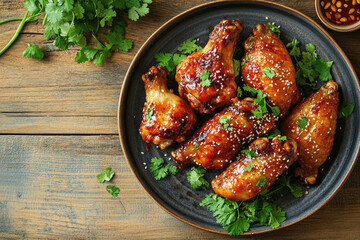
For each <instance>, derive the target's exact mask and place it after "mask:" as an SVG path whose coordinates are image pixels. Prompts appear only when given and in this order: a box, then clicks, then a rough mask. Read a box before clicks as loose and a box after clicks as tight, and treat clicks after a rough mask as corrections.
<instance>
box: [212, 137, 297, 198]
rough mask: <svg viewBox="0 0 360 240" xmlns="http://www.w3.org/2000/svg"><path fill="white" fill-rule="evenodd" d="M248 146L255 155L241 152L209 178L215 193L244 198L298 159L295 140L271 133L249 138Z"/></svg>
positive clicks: (269, 183) (263, 188)
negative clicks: (235, 159) (270, 138)
mask: <svg viewBox="0 0 360 240" xmlns="http://www.w3.org/2000/svg"><path fill="white" fill-rule="evenodd" d="M249 150H252V151H255V153H256V154H257V155H256V156H254V157H249V156H247V154H244V153H241V154H240V155H239V160H238V161H236V162H233V163H232V164H231V165H230V166H229V167H228V168H227V169H226V170H225V171H224V172H222V173H221V174H220V175H219V176H218V177H216V178H215V179H214V180H212V182H211V186H212V188H213V190H214V191H215V193H216V194H218V195H220V196H223V197H226V198H228V199H230V200H234V201H246V200H248V199H250V198H253V197H255V196H256V195H258V194H259V193H260V192H262V191H264V190H265V189H266V188H268V187H269V186H271V185H272V184H273V183H274V182H275V181H276V180H277V179H278V177H279V176H280V175H281V174H282V173H283V172H284V171H285V170H286V169H287V168H289V166H290V165H291V164H292V163H294V162H295V161H296V159H297V145H296V142H295V141H293V140H291V139H289V140H286V141H281V140H279V136H277V137H274V138H273V140H272V142H271V143H270V141H269V139H268V138H259V139H257V140H255V141H254V142H252V143H251V144H250V146H249Z"/></svg>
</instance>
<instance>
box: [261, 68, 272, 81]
mask: <svg viewBox="0 0 360 240" xmlns="http://www.w3.org/2000/svg"><path fill="white" fill-rule="evenodd" d="M262 72H263V74H264V75H265V76H266V77H268V78H270V79H272V78H273V77H274V76H275V71H274V70H272V69H271V68H269V67H264V68H263V70H262Z"/></svg>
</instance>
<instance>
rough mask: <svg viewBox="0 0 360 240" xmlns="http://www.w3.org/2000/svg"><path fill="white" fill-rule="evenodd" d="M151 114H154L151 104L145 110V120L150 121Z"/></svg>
mask: <svg viewBox="0 0 360 240" xmlns="http://www.w3.org/2000/svg"><path fill="white" fill-rule="evenodd" d="M153 114H154V110H153V109H152V108H151V104H149V105H148V106H147V108H146V119H147V120H149V121H150V120H151V118H152V116H153Z"/></svg>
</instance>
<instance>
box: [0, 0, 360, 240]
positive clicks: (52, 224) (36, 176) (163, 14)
mask: <svg viewBox="0 0 360 240" xmlns="http://www.w3.org/2000/svg"><path fill="white" fill-rule="evenodd" d="M153 2H154V3H153V4H152V5H151V6H150V14H149V15H147V16H146V17H144V18H142V19H141V20H139V21H138V22H136V24H135V23H131V22H130V23H129V26H128V29H127V36H128V37H129V38H130V39H132V40H134V49H132V50H131V51H130V52H127V53H116V54H114V55H113V57H112V58H111V61H108V62H107V63H106V64H105V65H104V66H95V65H93V64H92V63H86V64H77V63H75V62H74V57H75V53H76V48H74V49H71V50H67V51H58V50H56V49H55V48H54V47H53V45H52V43H51V42H49V41H45V40H44V38H43V36H42V33H43V30H44V28H43V27H42V25H41V23H36V22H34V23H29V24H26V26H25V28H24V30H23V32H22V34H21V36H20V37H19V39H18V40H17V42H16V43H15V44H14V45H13V46H12V47H11V48H10V49H9V51H8V52H6V53H5V54H4V55H3V56H1V57H0V238H1V239H13V238H26V239H39V238H42V239H44V238H45V239H58V238H67V239H68V238H71V239H73V238H75V239H111V238H114V239H229V237H228V236H223V235H219V234H215V233H210V232H207V231H204V230H201V229H198V228H195V227H192V226H190V225H188V224H186V223H183V222H181V221H179V220H177V219H176V218H174V217H172V216H171V215H169V214H168V213H166V212H165V211H164V210H163V209H162V208H161V207H159V206H158V205H157V204H156V203H155V202H154V201H153V200H151V199H150V197H149V196H148V195H147V193H146V192H145V191H144V190H143V189H142V187H141V185H140V184H139V183H138V181H137V179H136V178H135V176H134V175H133V174H132V173H131V170H130V168H129V166H128V164H127V162H126V159H125V158H124V155H123V153H122V149H121V146H120V143H119V139H118V135H117V134H118V132H117V119H116V113H117V103H118V97H119V93H120V89H121V86H122V82H123V78H124V75H125V72H126V70H127V68H128V66H129V64H130V62H131V60H132V58H133V57H134V55H135V54H136V52H137V50H138V49H139V48H140V46H141V45H142V43H143V42H144V41H145V39H147V38H148V37H149V36H150V35H151V34H152V33H153V32H154V31H155V30H156V29H157V28H158V27H160V26H161V25H162V24H163V23H165V22H166V21H167V20H169V19H170V18H171V17H173V16H175V15H177V14H179V13H181V12H182V11H184V10H187V9H189V8H191V7H193V6H196V5H198V4H201V3H205V2H208V1H205V0H193V1H165V0H153ZM276 2H279V3H282V4H284V5H287V6H289V7H292V8H294V9H297V10H299V11H301V12H303V13H304V14H306V15H308V16H310V17H311V18H312V19H314V20H316V21H317V22H319V20H318V19H317V17H316V13H315V9H314V1H313V0H297V1H288V0H280V1H276ZM24 13H25V9H24V7H23V1H22V0H16V1H15V0H14V1H8V0H0V21H1V20H4V19H7V18H12V17H22V16H23V14H24ZM17 24H18V23H6V24H2V25H0V47H2V46H4V45H5V44H6V43H7V41H8V40H9V39H10V38H11V36H12V35H13V33H14V32H15V30H16V28H17ZM329 33H330V34H331V35H332V36H333V37H334V39H335V40H336V41H337V42H338V44H339V45H340V46H341V47H342V49H343V50H344V51H345V53H346V54H347V56H348V57H349V59H350V61H351V62H352V64H353V65H354V67H355V70H356V72H357V74H358V75H360V58H359V55H360V44H359V39H360V31H357V32H352V33H337V32H333V31H330V30H329ZM28 42H32V43H36V44H38V45H39V46H40V47H41V48H42V49H43V50H44V51H45V55H46V58H45V59H44V60H43V61H41V62H38V61H37V60H34V59H28V58H24V57H22V52H23V51H24V49H25V48H26V44H27V43H28ZM107 166H111V167H112V168H113V169H114V170H115V172H116V176H115V178H114V180H113V182H114V184H115V185H117V186H119V187H120V189H121V192H120V194H119V196H118V197H117V198H113V197H111V196H110V195H109V194H108V193H107V192H106V191H105V185H104V184H99V183H98V182H97V180H96V177H95V176H96V174H97V173H99V172H101V171H102V170H103V169H104V168H106V167H107ZM359 175H360V164H359V163H358V164H357V165H356V166H355V168H354V170H353V172H352V174H351V175H350V177H349V179H348V181H347V182H346V183H345V185H344V186H343V188H342V189H341V190H340V191H339V192H338V193H337V195H336V196H335V197H334V198H333V199H332V200H331V201H330V202H329V203H327V204H326V205H325V206H324V207H323V208H321V209H320V210H319V211H318V212H316V213H315V214H313V215H312V216H310V217H309V218H307V219H305V220H303V221H301V222H299V223H297V224H295V225H292V226H290V227H287V228H284V229H280V230H277V231H274V232H270V233H266V234H260V235H256V236H245V237H242V239H360V227H359V223H360V198H359V196H360V178H359Z"/></svg>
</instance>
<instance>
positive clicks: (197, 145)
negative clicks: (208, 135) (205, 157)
mask: <svg viewBox="0 0 360 240" xmlns="http://www.w3.org/2000/svg"><path fill="white" fill-rule="evenodd" d="M198 149H199V144H198V143H195V145H194V148H193V150H194V151H197V150H198Z"/></svg>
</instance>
